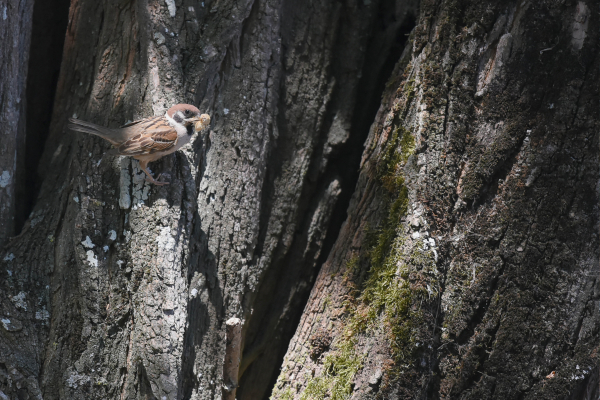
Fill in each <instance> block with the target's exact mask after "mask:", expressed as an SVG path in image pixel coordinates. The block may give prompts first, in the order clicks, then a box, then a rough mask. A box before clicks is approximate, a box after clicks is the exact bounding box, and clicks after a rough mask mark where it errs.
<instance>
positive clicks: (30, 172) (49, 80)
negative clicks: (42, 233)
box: [15, 0, 70, 233]
mask: <svg viewBox="0 0 600 400" xmlns="http://www.w3.org/2000/svg"><path fill="white" fill-rule="evenodd" d="M69 5H70V1H69V0H57V1H44V0H36V1H35V3H34V7H33V23H32V26H33V30H32V32H31V47H30V53H29V67H28V72H27V90H26V96H27V99H26V110H27V111H26V118H27V119H26V139H25V154H24V156H23V157H24V159H23V160H21V162H20V165H21V166H22V170H21V171H19V172H20V174H19V175H20V177H21V179H20V183H21V184H20V185H19V186H18V190H17V192H16V196H17V199H16V200H17V201H16V208H17V209H16V218H15V232H17V233H18V232H20V231H21V229H22V228H23V224H24V223H25V221H26V220H27V217H28V216H29V213H30V212H31V210H32V209H33V206H34V203H35V200H36V198H37V195H38V193H39V190H40V186H41V179H40V177H39V175H38V172H37V169H38V165H39V161H40V158H41V157H42V152H43V151H44V144H45V143H46V138H47V137H48V134H49V131H50V119H51V118H52V108H53V106H54V94H55V93H56V84H57V83H58V74H59V71H60V64H61V61H62V53H63V44H64V40H65V33H66V31H67V23H68V22H69Z"/></svg>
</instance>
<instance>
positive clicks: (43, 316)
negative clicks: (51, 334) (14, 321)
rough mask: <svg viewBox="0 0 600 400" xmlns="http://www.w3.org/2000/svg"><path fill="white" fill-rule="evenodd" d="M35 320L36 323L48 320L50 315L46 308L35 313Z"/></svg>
mask: <svg viewBox="0 0 600 400" xmlns="http://www.w3.org/2000/svg"><path fill="white" fill-rule="evenodd" d="M35 319H37V320H38V321H48V319H50V313H49V312H48V310H46V308H42V309H41V310H38V311H36V312H35Z"/></svg>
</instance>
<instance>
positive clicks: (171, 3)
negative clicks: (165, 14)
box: [165, 0, 177, 17]
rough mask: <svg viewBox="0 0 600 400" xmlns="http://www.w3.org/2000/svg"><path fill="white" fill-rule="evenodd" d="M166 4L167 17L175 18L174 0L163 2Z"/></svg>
mask: <svg viewBox="0 0 600 400" xmlns="http://www.w3.org/2000/svg"><path fill="white" fill-rule="evenodd" d="M165 3H167V8H168V9H169V15H170V16H171V17H175V13H176V11H177V7H175V0H165Z"/></svg>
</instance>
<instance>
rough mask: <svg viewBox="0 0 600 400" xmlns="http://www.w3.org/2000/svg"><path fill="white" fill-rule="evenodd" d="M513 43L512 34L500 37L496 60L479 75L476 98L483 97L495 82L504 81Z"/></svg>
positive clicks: (490, 62) (488, 64)
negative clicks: (505, 65)
mask: <svg viewBox="0 0 600 400" xmlns="http://www.w3.org/2000/svg"><path fill="white" fill-rule="evenodd" d="M512 42H513V38H512V35H511V34H510V33H506V34H504V35H502V37H500V40H499V41H498V46H497V47H496V54H495V56H494V58H491V59H490V60H489V61H488V63H487V65H486V66H485V68H484V69H483V70H482V71H481V73H480V74H479V82H478V83H477V93H476V94H475V95H476V96H478V97H479V96H483V95H484V94H485V92H486V90H487V87H488V86H489V85H490V84H491V83H493V82H494V81H502V80H503V78H504V77H505V72H506V68H505V67H504V64H506V62H507V61H508V59H509V58H510V53H511V50H512Z"/></svg>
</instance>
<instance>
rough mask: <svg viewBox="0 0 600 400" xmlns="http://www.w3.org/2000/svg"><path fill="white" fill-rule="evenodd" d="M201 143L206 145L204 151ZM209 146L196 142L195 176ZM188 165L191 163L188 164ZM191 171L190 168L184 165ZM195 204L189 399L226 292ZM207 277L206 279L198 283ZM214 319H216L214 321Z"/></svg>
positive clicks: (185, 383)
mask: <svg viewBox="0 0 600 400" xmlns="http://www.w3.org/2000/svg"><path fill="white" fill-rule="evenodd" d="M201 145H203V146H204V151H202V148H201V147H200V146H201ZM209 147H210V144H209V141H208V140H197V141H196V142H195V146H194V148H195V150H196V154H201V155H202V158H201V161H200V162H199V163H198V164H199V171H198V174H197V175H196V176H199V177H202V176H203V175H204V170H205V168H206V157H204V154H206V151H208V150H207V149H208V148H209ZM179 159H180V160H181V162H182V163H188V162H189V161H188V160H187V158H185V157H179ZM188 167H189V166H188ZM185 169H186V170H189V168H185ZM199 184H200V182H197V183H196V185H195V187H194V190H195V191H194V193H193V194H192V195H190V196H187V197H191V198H197V197H198V196H197V193H198V186H199ZM199 206H201V205H196V207H194V209H195V212H194V221H193V223H192V226H193V232H192V235H191V238H190V246H189V251H190V255H189V257H188V263H187V281H188V287H189V288H190V290H192V291H194V290H195V291H196V292H195V293H193V292H192V293H190V297H192V298H191V299H190V301H189V302H188V308H187V321H188V324H187V327H186V330H185V334H184V336H183V354H182V362H181V377H182V378H181V379H182V382H181V385H180V389H179V396H181V398H182V399H184V400H185V399H189V398H190V397H191V396H192V394H193V390H194V389H195V388H197V387H198V384H199V382H198V378H197V376H196V375H195V374H194V364H195V362H196V349H197V348H200V347H201V346H202V341H203V338H204V336H205V334H206V332H207V331H208V329H209V328H210V327H211V326H212V327H214V326H219V325H220V320H222V318H223V316H222V315H220V314H221V313H222V310H223V293H222V292H221V286H220V285H219V282H218V281H219V277H218V275H217V271H218V268H217V260H216V257H215V255H214V254H213V253H212V252H211V251H209V250H208V236H207V235H206V232H204V230H202V226H201V225H200V221H201V218H200V215H199V214H198V207H199ZM200 280H204V281H203V282H199V281H200ZM203 291H207V292H208V300H209V302H210V303H211V304H212V306H213V309H214V310H217V313H219V315H211V312H210V310H209V309H208V307H207V305H206V299H203V298H202V295H203V293H202V292H203ZM211 318H212V319H213V320H212V321H211Z"/></svg>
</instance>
